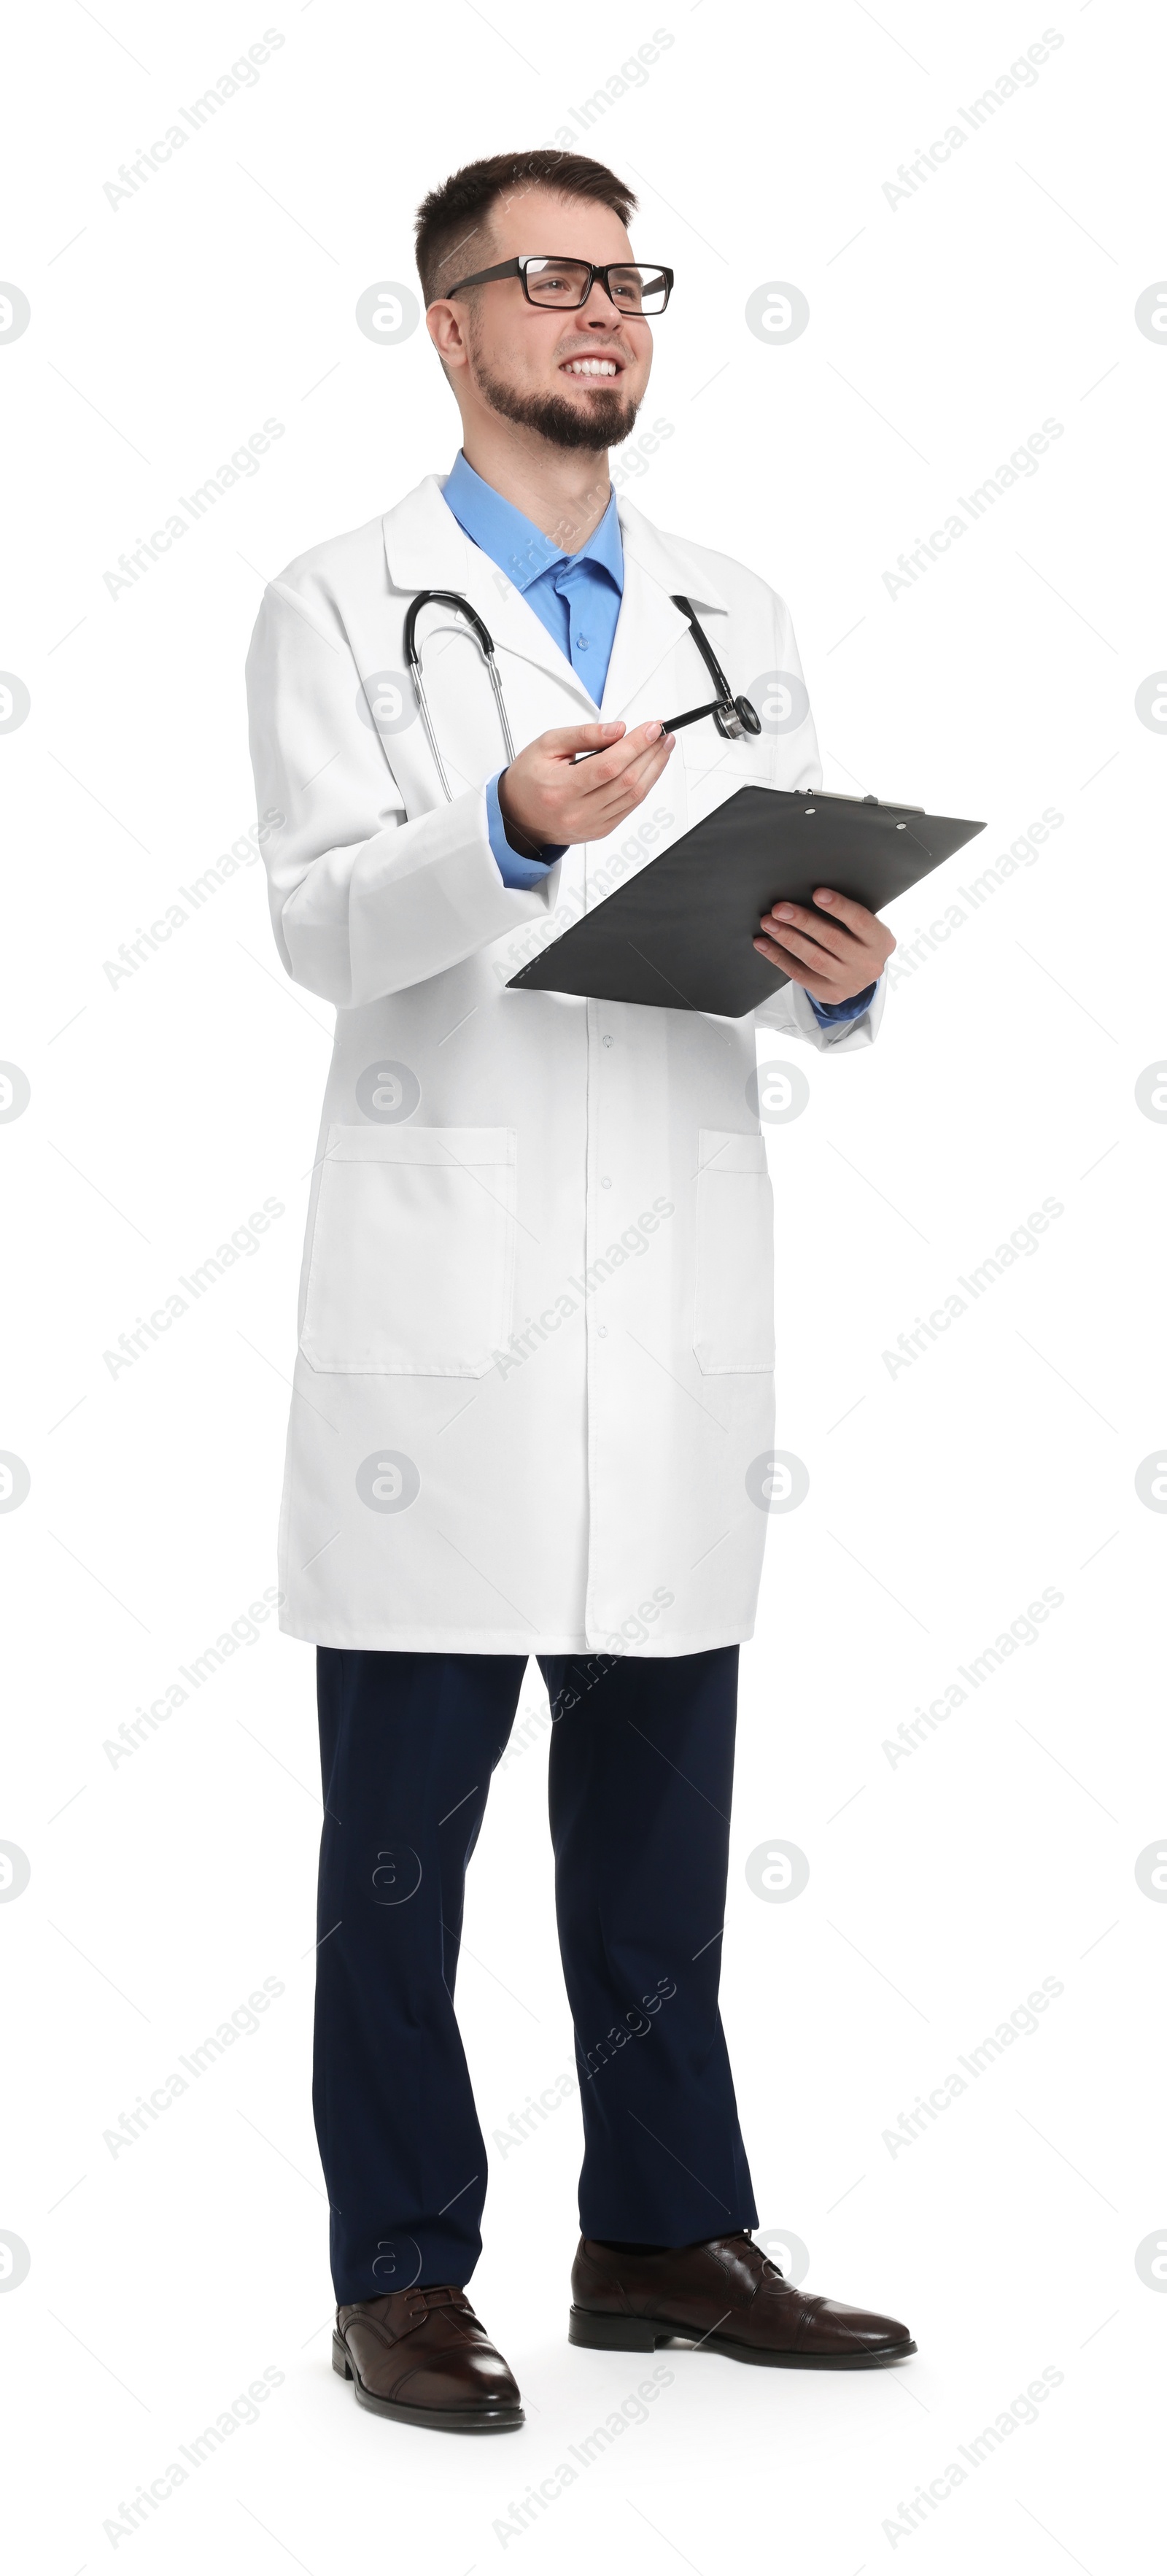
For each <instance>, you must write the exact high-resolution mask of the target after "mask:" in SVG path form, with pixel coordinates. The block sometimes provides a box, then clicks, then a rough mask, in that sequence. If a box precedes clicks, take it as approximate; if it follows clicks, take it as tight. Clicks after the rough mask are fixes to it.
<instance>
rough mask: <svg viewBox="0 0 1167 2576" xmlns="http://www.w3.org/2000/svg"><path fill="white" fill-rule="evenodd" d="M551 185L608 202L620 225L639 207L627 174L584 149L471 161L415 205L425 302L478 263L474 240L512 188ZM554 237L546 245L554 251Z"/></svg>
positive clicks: (563, 191)
mask: <svg viewBox="0 0 1167 2576" xmlns="http://www.w3.org/2000/svg"><path fill="white" fill-rule="evenodd" d="M523 188H553V189H554V190H555V191H556V192H557V194H558V195H559V196H561V197H587V198H590V199H591V201H592V203H593V204H594V205H597V206H610V207H611V209H612V212H613V214H614V215H618V216H619V218H620V221H621V223H622V224H625V225H627V223H628V220H629V217H630V216H631V215H633V214H635V212H636V198H635V197H634V196H633V193H632V190H631V188H629V187H628V186H627V185H626V183H625V181H624V180H623V179H618V178H617V177H616V174H615V171H614V170H609V169H607V168H606V167H605V165H604V163H603V162H602V161H589V160H588V159H587V158H586V157H585V155H584V154H583V153H580V152H553V151H546V152H496V153H494V154H493V156H492V157H491V159H490V160H489V161H468V162H467V163H466V166H465V168H464V169H462V170H455V172H454V174H453V177H452V178H450V179H447V180H445V181H444V183H443V185H442V186H441V187H440V188H431V190H430V193H429V195H428V197H425V198H423V200H422V203H421V205H420V206H419V207H418V210H417V220H416V223H415V225H414V232H415V235H416V248H417V273H418V276H419V277H420V279H421V286H422V293H423V295H424V297H425V300H426V303H427V304H432V303H433V301H434V298H435V297H436V296H438V295H441V294H442V293H443V292H444V291H445V281H446V280H447V279H448V278H449V277H451V276H452V277H454V278H457V277H458V276H459V275H460V274H461V272H462V271H463V269H473V268H474V267H476V266H477V265H478V262H477V258H476V253H475V243H476V242H478V241H481V238H482V235H483V234H484V233H485V232H486V231H487V230H488V229H489V219H490V214H491V210H492V208H493V207H494V206H495V205H496V204H497V201H498V199H499V198H500V197H504V196H506V195H508V194H509V193H510V191H511V190H512V189H519V190H521V189H523ZM554 247H555V245H554V243H553V242H547V243H545V244H544V248H545V249H547V250H553V249H554Z"/></svg>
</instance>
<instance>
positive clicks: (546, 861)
mask: <svg viewBox="0 0 1167 2576" xmlns="http://www.w3.org/2000/svg"><path fill="white" fill-rule="evenodd" d="M442 497H443V499H444V501H445V503H446V506H447V509H449V510H452V512H453V514H454V517H455V518H456V520H457V522H458V525H459V527H460V528H462V529H464V530H465V533H466V535H467V536H468V537H469V538H470V540H471V543H472V544H473V545H476V546H479V547H480V548H481V550H482V552H483V554H486V555H489V556H490V558H491V561H492V563H496V564H497V565H498V567H499V570H500V572H505V573H506V575H507V577H508V579H509V580H510V581H512V582H513V583H514V586H515V589H516V590H520V591H521V592H522V594H523V597H524V599H525V600H526V601H527V602H528V605H529V606H530V607H531V608H533V609H534V611H535V615H536V617H537V618H538V619H539V621H540V623H541V624H542V625H543V626H545V627H546V629H547V632H548V634H549V635H550V636H551V637H552V639H553V641H554V642H555V643H556V644H558V646H559V649H560V651H561V653H563V654H564V655H565V657H566V659H567V660H568V661H569V662H570V664H571V667H572V670H573V671H575V672H576V673H577V674H578V677H579V678H580V679H581V680H582V681H583V683H584V686H585V688H586V689H587V690H588V691H589V693H590V695H591V697H592V698H593V700H594V702H595V705H596V708H597V710H598V709H599V706H600V702H601V699H602V698H603V694H604V683H605V681H606V679H607V676H608V664H609V662H610V661H611V658H612V645H613V643H614V641H615V636H616V623H617V619H618V618H619V615H620V604H621V601H622V599H623V596H624V548H623V545H622V543H621V540H620V521H619V518H618V517H617V514H616V495H615V493H614V492H613V493H612V494H611V495H610V497H609V501H608V506H607V509H606V510H605V512H604V515H603V518H602V519H601V520H600V522H599V525H598V527H596V528H593V530H592V533H591V536H590V537H589V538H588V541H587V544H586V545H584V546H581V547H580V549H579V552H578V554H574V555H568V554H565V553H564V551H563V549H562V547H561V546H556V545H555V544H554V542H553V540H552V539H551V538H550V537H545V536H544V534H543V531H542V529H541V528H537V527H536V526H535V524H534V521H533V520H531V519H527V518H524V516H523V513H522V511H521V510H516V509H515V507H514V504H513V502H511V501H506V500H504V499H503V496H502V493H501V492H496V491H495V490H494V487H493V485H492V484H490V483H484V482H483V479H482V476H481V475H480V474H476V473H475V471H474V468H473V466H472V465H468V464H467V462H466V458H465V456H464V455H463V453H462V450H461V449H460V448H459V451H458V454H457V456H456V458H455V460H454V465H453V469H452V471H451V472H450V473H449V474H448V475H447V477H446V481H445V484H444V486H443V493H442ZM501 776H502V771H501V769H500V770H496V772H495V775H494V777H493V778H491V779H489V780H488V781H487V787H486V821H487V831H488V833H489V836H490V846H491V849H492V851H493V853H494V858H495V862H496V865H497V867H498V871H499V874H500V876H501V878H502V881H503V884H504V885H507V886H535V885H539V884H540V883H541V882H542V880H543V878H544V877H545V875H546V873H547V870H548V868H549V867H551V866H553V865H554V862H555V860H556V859H558V858H562V856H563V848H565V847H566V846H567V845H566V843H565V844H564V845H563V847H558V848H557V847H556V846H555V845H554V844H547V845H545V848H544V854H543V857H542V858H541V859H528V858H524V857H523V855H522V853H521V852H520V851H518V850H514V849H512V848H511V844H510V842H509V841H508V839H507V835H506V825H505V823H504V821H503V816H502V808H501V806H500V804H499V801H498V782H499V779H500V778H501ZM874 991H875V986H874V984H869V985H868V987H867V990H866V991H865V992H863V993H856V994H853V995H852V997H851V999H850V1000H849V1001H846V1002H816V1001H815V1000H814V999H813V997H812V996H811V995H809V994H808V996H807V999H808V1001H810V1006H811V1009H812V1011H813V1012H814V1015H815V1018H816V1020H818V1021H819V1023H820V1025H821V1026H822V1027H824V1028H825V1027H827V1026H828V1025H829V1024H830V1023H831V1022H833V1021H836V1020H854V1019H858V1017H859V1015H860V1013H861V1012H862V1011H865V1010H866V1009H867V1006H868V1003H869V1002H870V1000H871V998H872V995H873V993H874Z"/></svg>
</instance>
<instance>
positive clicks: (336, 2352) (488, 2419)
mask: <svg viewBox="0 0 1167 2576" xmlns="http://www.w3.org/2000/svg"><path fill="white" fill-rule="evenodd" d="M332 2367H333V2369H334V2370H335V2371H336V2373H337V2375H338V2377H339V2378H341V2379H351V2381H352V2383H353V2392H354V2395H355V2397H356V2401H357V2404H358V2406H364V2407H367V2409H368V2411H369V2414H370V2415H390V2416H392V2418H393V2421H394V2423H396V2424H420V2425H422V2426H423V2427H424V2429H425V2430H426V2432H429V2433H514V2432H517V2431H518V2428H519V2426H520V2424H523V2423H525V2422H526V2417H525V2415H524V2413H523V2410H522V2407H521V2406H493V2407H491V2408H490V2409H489V2411H488V2410H486V2409H485V2408H484V2409H483V2411H482V2413H481V2414H478V2415H474V2414H472V2413H471V2412H470V2409H469V2407H466V2408H464V2409H463V2410H462V2412H461V2413H453V2412H451V2411H449V2410H447V2409H446V2408H444V2407H437V2406H399V2405H398V2404H397V2401H396V2399H395V2398H393V2397H375V2396H374V2395H373V2392H372V2389H371V2388H366V2387H365V2384H364V2381H363V2380H362V2379H360V2378H358V2376H357V2373H356V2371H355V2370H354V2369H353V2366H352V2363H351V2361H350V2360H349V2357H348V2353H347V2351H346V2349H345V2346H344V2344H343V2343H342V2341H341V2338H340V2336H339V2335H338V2334H334V2335H333V2338H332Z"/></svg>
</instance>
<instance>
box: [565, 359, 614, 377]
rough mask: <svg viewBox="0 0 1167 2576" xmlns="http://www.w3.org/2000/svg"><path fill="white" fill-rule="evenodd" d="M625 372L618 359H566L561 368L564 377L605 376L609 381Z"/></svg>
mask: <svg viewBox="0 0 1167 2576" xmlns="http://www.w3.org/2000/svg"><path fill="white" fill-rule="evenodd" d="M623 372H624V370H623V367H622V365H621V363H620V361H619V360H618V359H617V358H564V359H563V361H562V364H561V366H560V374H561V375H564V376H604V377H607V378H608V380H609V381H611V379H612V377H613V376H619V375H622V374H623Z"/></svg>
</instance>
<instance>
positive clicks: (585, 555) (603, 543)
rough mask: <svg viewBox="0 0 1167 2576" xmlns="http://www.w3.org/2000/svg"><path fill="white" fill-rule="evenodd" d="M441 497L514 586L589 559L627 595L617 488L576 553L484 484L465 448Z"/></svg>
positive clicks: (525, 585) (520, 587)
mask: <svg viewBox="0 0 1167 2576" xmlns="http://www.w3.org/2000/svg"><path fill="white" fill-rule="evenodd" d="M442 498H443V500H444V501H445V503H446V506H447V508H448V509H449V510H451V511H452V512H453V515H454V517H455V518H456V520H457V521H458V525H459V527H461V528H464V529H465V532H466V535H467V536H468V537H469V538H470V539H471V541H472V543H473V544H474V545H476V546H480V547H481V549H482V552H483V554H486V555H489V556H490V558H491V561H492V562H493V563H496V564H497V565H498V567H499V570H500V571H501V572H505V573H506V574H507V575H508V577H509V579H510V580H511V581H512V582H513V583H514V586H515V589H516V590H520V591H523V590H529V589H530V587H531V584H532V582H533V581H537V580H538V579H539V575H540V574H541V573H544V572H550V571H552V570H553V569H557V568H558V567H559V566H560V565H561V564H582V563H590V564H595V565H597V566H598V568H599V569H600V570H601V571H602V572H606V573H607V574H608V577H609V579H610V580H611V581H612V582H613V583H614V585H615V587H616V589H617V590H618V591H619V592H620V593H621V594H623V589H624V549H623V545H622V543H621V538H620V521H619V518H618V516H617V511H616V495H615V493H614V492H613V493H612V494H611V495H610V498H609V501H608V506H607V509H606V510H605V512H604V515H603V518H602V519H601V520H600V523H599V525H598V527H596V528H593V530H592V533H591V535H590V537H589V538H588V541H587V544H586V545H584V546H581V547H580V549H579V552H578V554H574V555H569V554H567V553H566V552H565V551H564V548H563V547H562V546H557V545H555V544H553V542H552V540H551V538H550V537H545V536H544V534H543V531H542V529H541V528H537V527H536V526H535V523H534V521H533V520H532V519H528V518H525V517H524V515H523V512H522V511H521V510H516V509H515V507H514V504H513V502H511V501H506V500H504V499H503V496H502V493H501V492H496V491H495V489H494V486H493V484H490V483H484V482H483V479H482V476H481V475H480V474H476V473H475V471H474V467H473V466H472V465H468V464H467V462H466V458H465V456H464V455H463V453H462V450H461V448H459V450H458V454H457V456H456V457H455V459H454V464H453V467H452V470H451V472H450V473H449V474H448V475H447V477H446V480H445V483H444V485H443V487H442Z"/></svg>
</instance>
